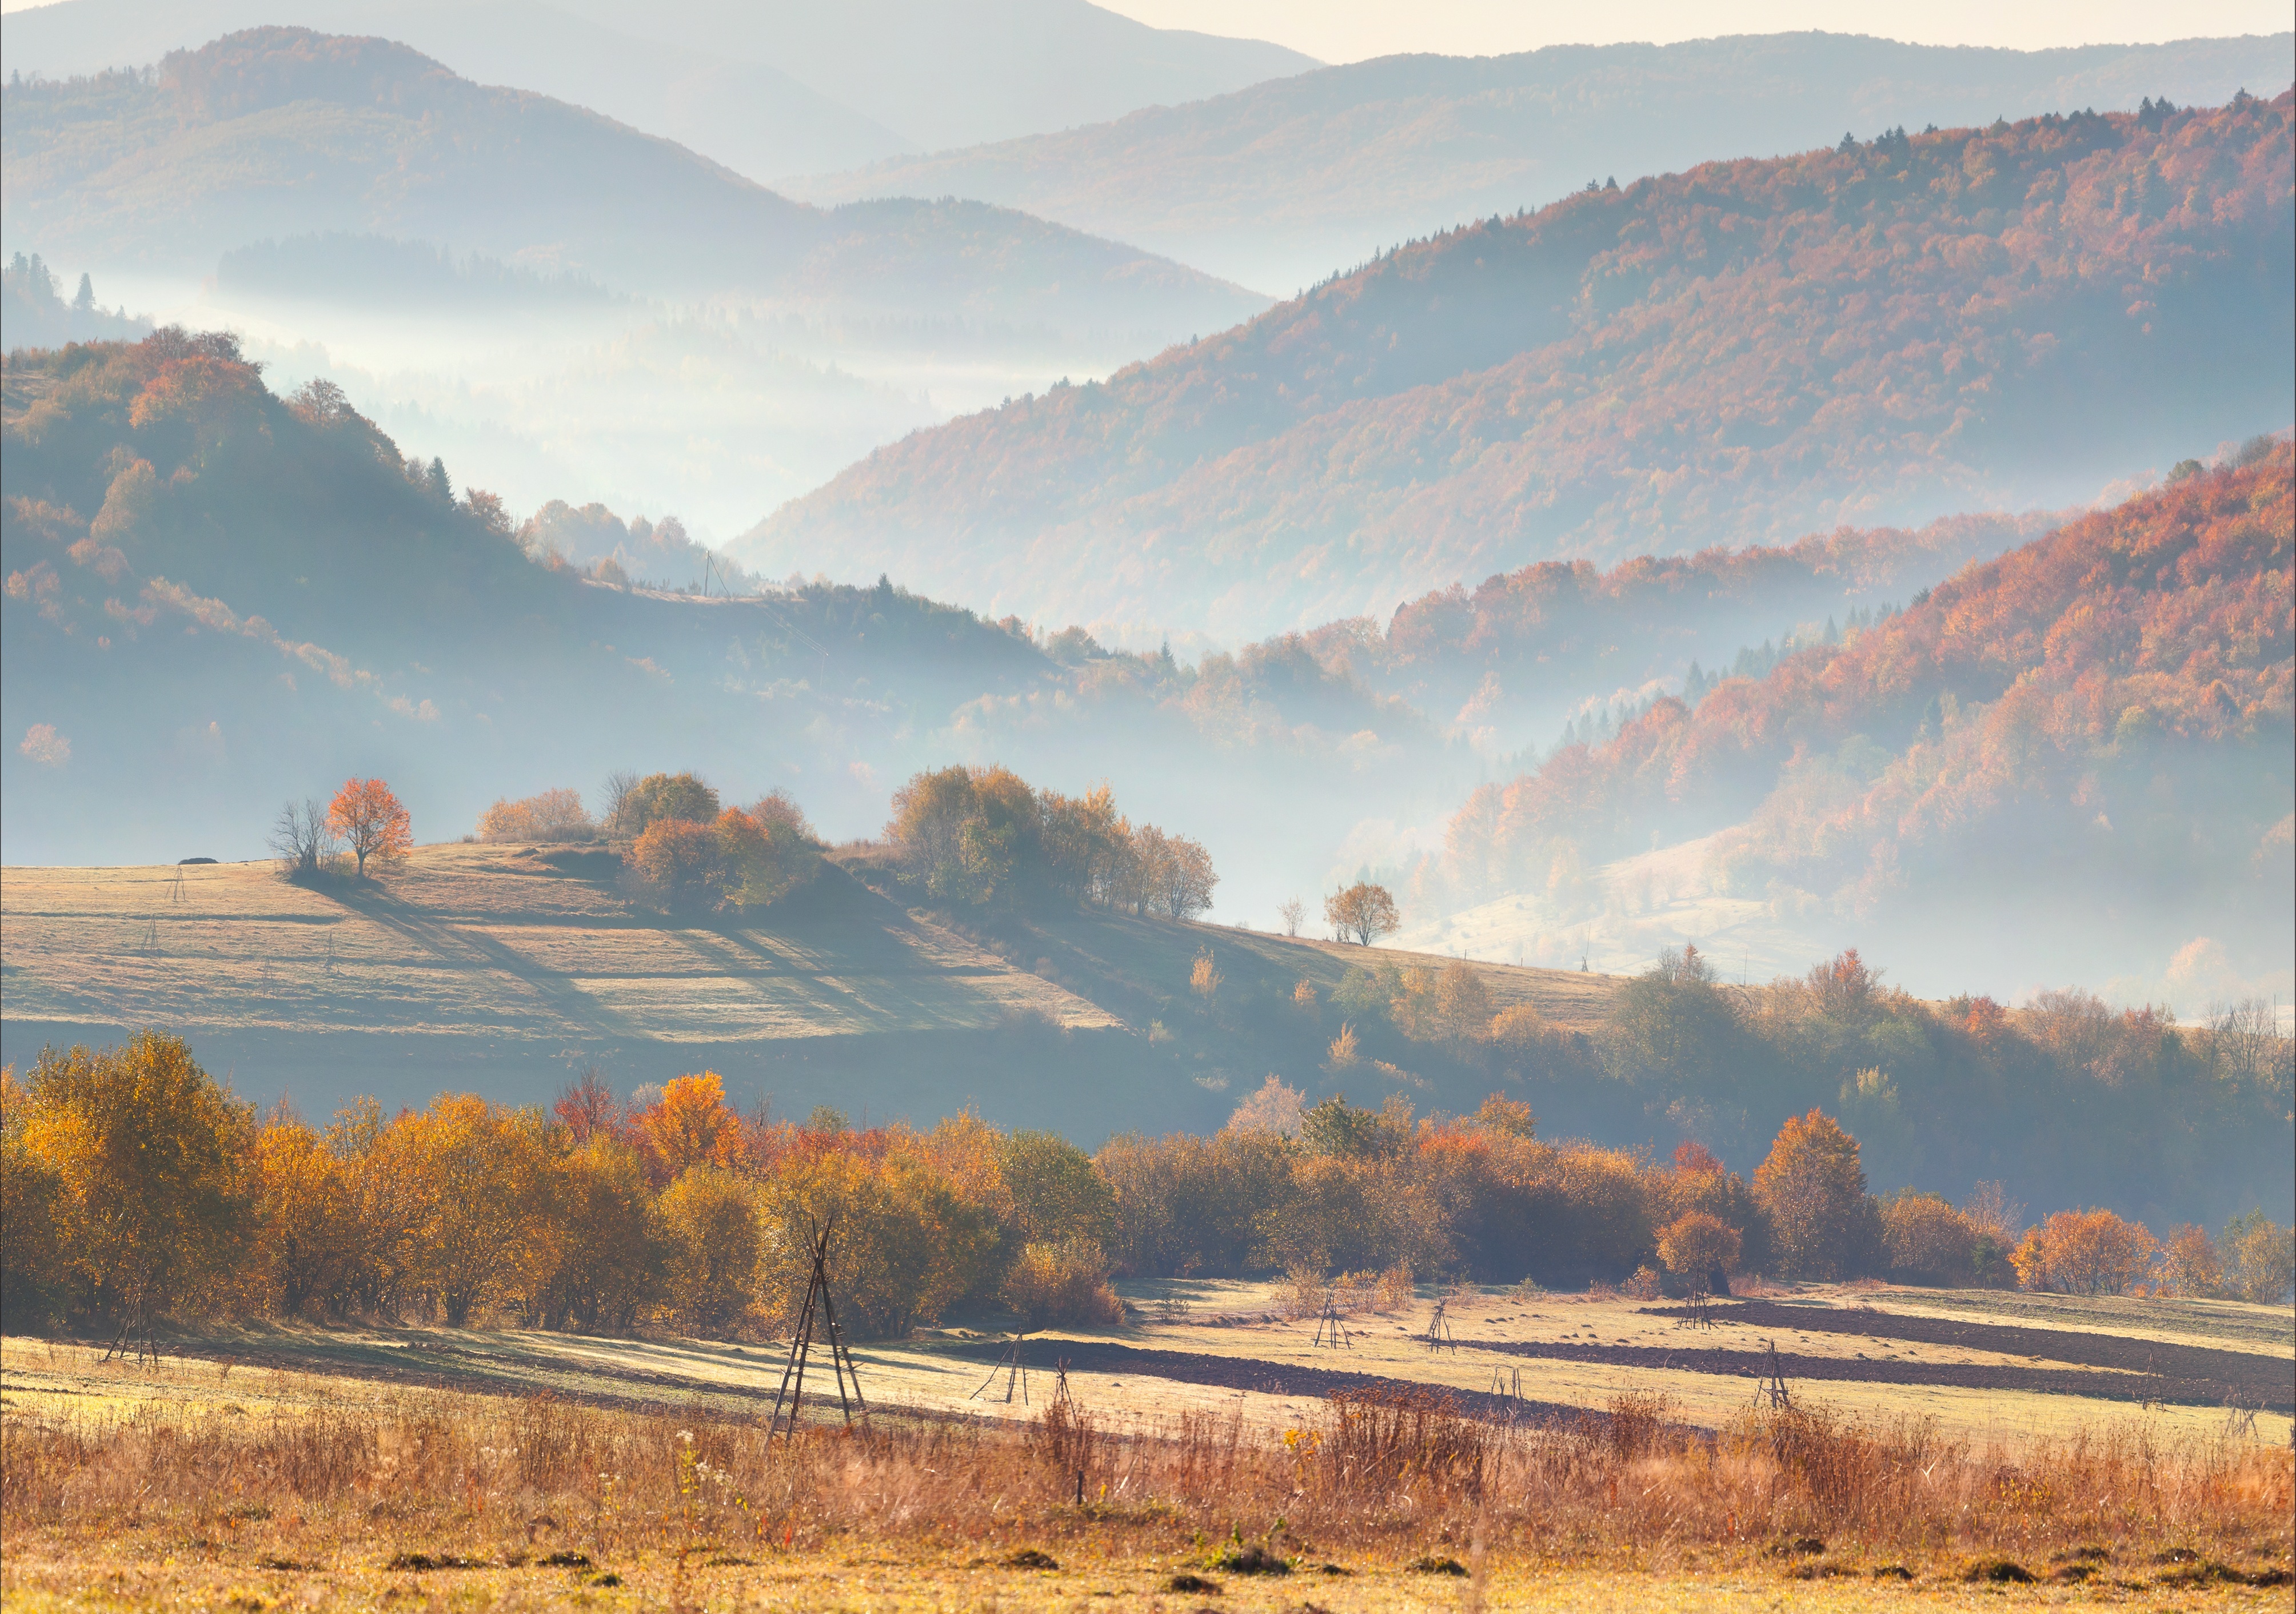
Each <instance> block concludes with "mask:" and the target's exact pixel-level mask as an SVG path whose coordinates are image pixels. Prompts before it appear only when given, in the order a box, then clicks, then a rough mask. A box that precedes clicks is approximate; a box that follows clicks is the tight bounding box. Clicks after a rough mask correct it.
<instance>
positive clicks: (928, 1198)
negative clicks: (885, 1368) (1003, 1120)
mask: <svg viewBox="0 0 2296 1614" xmlns="http://www.w3.org/2000/svg"><path fill="white" fill-rule="evenodd" d="M759 1198H760V1200H761V1206H762V1208H761V1213H760V1214H761V1219H762V1222H763V1225H764V1235H765V1245H764V1249H763V1252H762V1255H761V1258H760V1262H759V1267H760V1280H759V1291H760V1302H761V1304H762V1305H764V1306H765V1308H766V1311H767V1315H768V1316H771V1317H775V1318H777V1319H782V1320H788V1319H790V1318H791V1317H792V1316H793V1314H794V1313H795V1312H796V1310H797V1307H798V1305H799V1302H800V1301H801V1300H802V1299H803V1297H804V1295H805V1286H806V1279H807V1275H808V1272H809V1270H810V1262H811V1255H810V1251H811V1248H812V1239H813V1236H814V1233H815V1232H816V1230H819V1229H822V1228H830V1229H832V1237H831V1243H830V1260H831V1261H832V1263H834V1264H835V1271H836V1273H837V1285H838V1287H837V1310H838V1316H839V1319H840V1322H847V1323H848V1325H849V1326H850V1327H851V1328H853V1330H855V1331H856V1332H857V1333H860V1334H877V1335H884V1334H894V1333H898V1332H900V1331H901V1330H904V1329H906V1328H908V1327H909V1326H910V1325H911V1324H912V1323H915V1322H928V1323H929V1322H937V1321H938V1320H939V1317H940V1315H941V1313H943V1312H945V1311H946V1310H947V1308H948V1307H949V1306H950V1305H954V1304H955V1302H956V1300H957V1299H958V1298H959V1297H962V1296H964V1294H966V1293H967V1292H969V1291H971V1290H972V1289H974V1288H975V1286H976V1285H978V1284H980V1282H981V1281H982V1280H983V1279H984V1278H985V1277H987V1276H988V1273H989V1268H988V1262H989V1260H990V1257H991V1256H993V1255H994V1253H995V1251H996V1246H997V1242H998V1239H997V1230H996V1227H995V1225H994V1224H993V1223H991V1222H990V1220H989V1219H988V1216H986V1215H983V1214H982V1213H981V1212H980V1209H978V1208H977V1207H976V1206H972V1205H970V1204H968V1203H966V1202H965V1200H964V1198H961V1197H959V1196H958V1194H957V1193H956V1192H955V1190H954V1189H953V1188H952V1187H951V1185H950V1184H949V1183H948V1182H947V1181H946V1180H945V1179H944V1178H942V1177H941V1176H940V1174H939V1173H938V1172H935V1171H933V1170H932V1169H931V1166H930V1165H928V1164H927V1163H926V1161H925V1160H923V1159H922V1158H921V1157H918V1156H917V1155H915V1154H913V1153H908V1152H906V1151H904V1152H899V1153H888V1154H886V1155H884V1156H882V1157H875V1158H871V1157H865V1156H863V1155H861V1154H858V1153H857V1152H855V1151H853V1150H851V1149H843V1148H831V1149H821V1150H818V1151H816V1152H812V1153H809V1154H807V1155H804V1156H801V1157H797V1158H795V1159H791V1160H785V1161H783V1163H782V1164H781V1165H780V1166H779V1167H778V1168H777V1169H776V1170H775V1172H774V1173H772V1174H771V1175H770V1176H768V1177H767V1178H765V1179H764V1180H763V1181H762V1182H760V1184H759Z"/></svg>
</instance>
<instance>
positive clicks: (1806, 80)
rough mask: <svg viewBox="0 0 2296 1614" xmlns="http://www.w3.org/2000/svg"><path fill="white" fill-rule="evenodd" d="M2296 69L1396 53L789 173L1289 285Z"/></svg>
mask: <svg viewBox="0 0 2296 1614" xmlns="http://www.w3.org/2000/svg"><path fill="white" fill-rule="evenodd" d="M2292 77H2296V35H2291V34H2286V33H2281V34H2275V35H2272V36H2270V37H2248V38H2237V39H2185V40H2178V41H2176V42H2175V43H2172V44H2168V45H2089V46H2084V47H2081V48H2079V49H2072V50H2050V51H2010V50H1977V49H1969V48H1950V49H1948V48H1945V47H1941V46H1936V45H1902V44H1899V43H1898V42H1896V41H1894V40H1890V39H1875V38H1870V37H1860V36H1855V35H1844V34H1816V33H1809V34H1775V35H1746V36H1738V37H1730V38H1721V39H1698V40H1691V41H1687V42H1685V43H1683V44H1680V45H1555V46H1553V47H1551V48H1549V49H1546V50H1540V51H1529V52H1526V53H1524V54H1520V55H1513V56H1490V57H1456V56H1390V57H1385V58H1382V60H1379V61H1376V62H1356V63H1353V64H1351V65H1349V66H1346V67H1333V68H1324V69H1323V70H1320V71H1316V72H1309V73H1301V74H1298V75H1297V76H1295V77H1292V78H1282V79H1279V80H1276V81H1275V82H1273V83H1268V84H1259V85H1254V86H1251V88H1249V89H1242V90H1238V91H1235V92H1234V93H1232V94H1229V95H1220V96H1217V97H1215V98H1213V99H1210V100H1205V101H1195V102H1191V103H1188V104H1186V105H1180V106H1158V107H1152V108H1149V109H1146V110H1144V111H1137V112H1134V113H1132V114H1130V115H1129V116H1128V117H1125V118H1121V119H1117V120H1115V121H1114V122H1110V123H1101V124H1095V125H1092V126H1090V127H1087V128H1071V129H1067V130H1064V131H1062V132H1060V133H1057V134H1037V135H1031V136H1028V137H1026V138H1024V139H1019V140H1013V141H1007V142H1005V143H1003V144H997V145H992V146H987V147H983V148H978V149H973V150H966V151H955V152H939V153H937V154H935V155H933V156H930V157H921V156H903V157H898V158H892V159H888V160H886V161H881V162H878V163H876V164H874V165H873V166H872V167H869V168H865V169H858V170H857V171H855V172H851V173H847V174H840V175H834V176H830V177H820V178H813V179H807V180H801V181H798V182H796V183H795V184H794V185H791V187H790V189H791V194H794V195H799V196H805V197H808V198H809V199H811V200H813V201H816V202H847V201H852V200H854V199H856V198H858V197H863V196H941V195H949V194H955V195H958V196H972V197H976V198H978V199H980V200H981V201H983V202H1001V203H1003V204H1005V206H1008V207H1016V208H1021V209H1024V210H1027V211H1029V212H1031V213H1036V214H1039V215H1041V216H1042V217H1044V218H1057V219H1059V220H1061V221H1062V223H1064V224H1070V225H1074V226H1077V227H1078V229H1087V230H1092V231H1095V232H1096V233H1098V234H1101V235H1113V236H1115V237H1116V238H1117V239H1119V240H1120V241H1129V242H1132V243H1135V244H1136V245H1139V246H1144V247H1147V248H1149V249H1150V250H1152V251H1158V252H1163V253H1166V254H1168V255H1169V256H1171V257H1175V258H1177V259H1180V260H1181V261H1182V262H1183V263H1191V264H1194V265H1195V266H1197V267H1198V268H1204V269H1209V270H1211V271H1212V272H1214V273H1216V274H1219V275H1224V276H1227V277H1228V278H1230V279H1232V280H1235V281H1237V282H1239V283H1241V284H1244V285H1250V286H1256V287H1258V288H1259V289H1260V290H1262V291H1266V292H1275V293H1277V294H1279V295H1280V294H1282V293H1283V292H1288V291H1291V290H1292V289H1294V288H1295V287H1300V286H1308V285H1312V284H1316V282H1318V281H1320V280H1322V279H1324V277H1325V276H1328V275H1331V274H1333V272H1335V271H1342V270H1345V269H1348V268H1352V267H1354V266H1355V265H1357V264H1359V263H1362V262H1365V260H1367V259H1370V258H1371V257H1373V256H1374V254H1376V253H1378V252H1381V251H1384V250H1386V249H1387V248H1389V247H1390V246H1393V245H1394V244H1395V243H1398V242H1399V241H1405V240H1409V239H1413V238H1415V237H1418V236H1422V235H1428V234H1430V233H1431V232H1434V231H1437V230H1444V229H1448V228H1450V227H1452V226H1455V225H1457V224H1461V223H1464V222H1465V221H1467V220H1469V219H1475V218H1488V217H1489V216H1490V215H1491V214H1493V213H1495V212H1496V213H1513V212H1515V211H1517V210H1520V209H1521V208H1524V207H1538V206H1541V205H1543V204H1545V203H1546V202H1553V201H1554V200H1555V199H1557V198H1558V197H1561V196H1564V195H1567V194H1570V192H1572V191H1574V190H1577V189H1578V188H1579V186H1581V185H1585V184H1586V183H1587V179H1588V178H1589V177H1593V178H1595V180H1597V181H1599V180H1601V179H1603V178H1604V177H1609V176H1613V175H1615V176H1616V177H1618V178H1620V180H1621V181H1624V180H1627V179H1630V178H1632V177H1635V176H1636V175H1639V174H1661V173H1666V172H1669V171H1670V170H1673V169H1684V168H1688V167H1689V166H1691V165H1692V164H1693V163H1698V162H1707V161H1713V160H1715V159H1717V158H1723V157H1766V156H1776V155H1782V154H1784V153H1786V152H1799V151H1806V150H1808V148H1809V147H1811V146H1813V145H1816V144H1819V143H1821V142H1824V143H1825V144H1832V143H1833V142H1834V141H1836V140H1838V139H1840V138H1841V134H1842V131H1843V130H1845V129H1849V130H1854V131H1856V132H1857V134H1858V135H1859V136H1867V135H1871V134H1872V133H1874V131H1875V130H1877V129H1886V128H1892V127H1895V126H1897V125H1900V124H1902V125H1905V126H1906V127H1907V128H1923V126H1925V125H1935V124H1943V125H1948V126H1952V125H1957V124H1958V125H1969V124H1982V123H1987V122H1989V121H1991V120H1992V119H1994V118H1996V117H2005V118H2011V119H2018V118H2028V117H2033V116H2037V115H2038V114H2041V113H2045V112H2074V111H2081V110H2083V109H2085V108H2086V109H2089V110H2093V111H2136V109H2137V106H2138V103H2140V101H2143V100H2148V99H2151V98H2153V97H2158V96H2165V97H2167V98H2168V99H2169V100H2170V101H2171V102H2174V103H2177V104H2178V105H2184V104H2187V103H2201V104H2202V105H2208V106H2217V105H2221V104H2223V103H2225V102H2226V101H2229V100H2230V99H2232V97H2233V95H2234V94H2235V92H2236V91H2238V90H2241V89H2243V88H2246V89H2250V90H2253V91H2257V92H2259V93H2260V94H2264V95H2270V94H2272V93H2274V92H2275V91H2277V90H2281V89H2284V88H2285V87H2287V86H2288V84H2289V81H2290V79H2291V78H2292ZM521 82H523V81H521Z"/></svg>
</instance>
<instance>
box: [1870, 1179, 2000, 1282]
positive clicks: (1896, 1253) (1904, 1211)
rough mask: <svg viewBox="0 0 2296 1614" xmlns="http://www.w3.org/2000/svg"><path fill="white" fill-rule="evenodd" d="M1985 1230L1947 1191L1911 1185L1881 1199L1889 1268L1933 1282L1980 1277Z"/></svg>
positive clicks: (1901, 1274)
mask: <svg viewBox="0 0 2296 1614" xmlns="http://www.w3.org/2000/svg"><path fill="white" fill-rule="evenodd" d="M1986 1248H1989V1246H1988V1244H1987V1241H1986V1233H1985V1231H1984V1230H1983V1229H1981V1228H1980V1227H1979V1226H1978V1224H1977V1223H1975V1222H1974V1221H1972V1219H1971V1218H1970V1217H1969V1216H1968V1215H1964V1213H1963V1212H1961V1211H1958V1210H1956V1209H1955V1208H1954V1207H1953V1206H1952V1205H1951V1204H1949V1203H1948V1201H1947V1200H1946V1199H1945V1198H1944V1197H1943V1196H1941V1195H1938V1194H1921V1193H1915V1192H1914V1191H1913V1190H1910V1189H1909V1190H1906V1191H1905V1192H1903V1193H1898V1194H1892V1195H1891V1196H1890V1198H1887V1199H1885V1200H1883V1201H1882V1255H1883V1256H1885V1257H1886V1258H1887V1260H1888V1262H1889V1264H1890V1272H1893V1273H1895V1274H1896V1275H1898V1276H1899V1277H1903V1278H1910V1279H1915V1280H1920V1281H1923V1282H1929V1283H1942V1284H1948V1285H1953V1286H1961V1285H1966V1284H1970V1283H1972V1282H1976V1281H1979V1280H1981V1278H1982V1277H1983V1273H1982V1272H1981V1271H1980V1266H1981V1263H1982V1260H1983V1251H1984V1250H1985V1249H1986Z"/></svg>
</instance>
